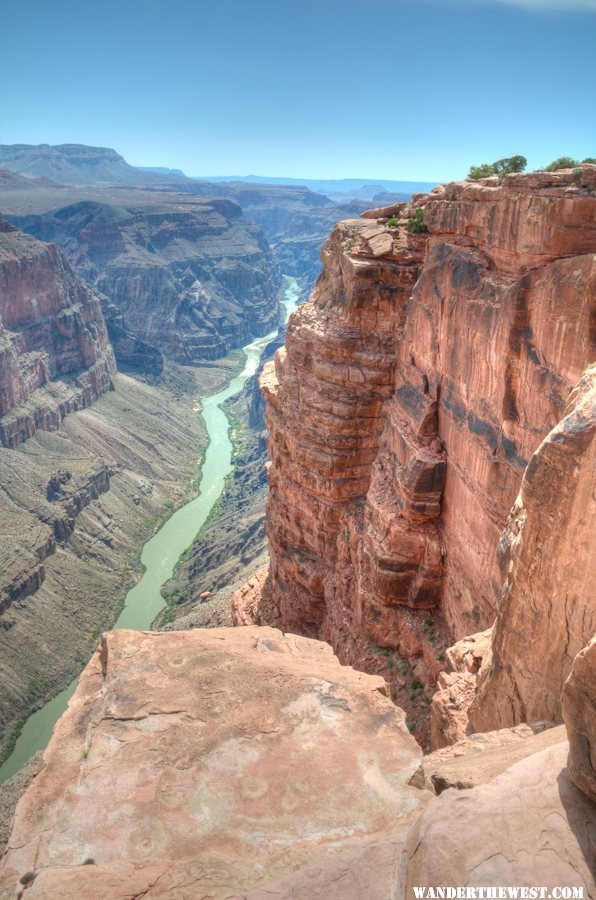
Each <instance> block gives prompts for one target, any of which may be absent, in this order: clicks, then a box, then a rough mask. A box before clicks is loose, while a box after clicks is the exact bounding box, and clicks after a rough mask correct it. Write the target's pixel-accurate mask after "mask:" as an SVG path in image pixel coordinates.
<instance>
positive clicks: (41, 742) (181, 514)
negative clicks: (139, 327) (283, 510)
mask: <svg viewBox="0 0 596 900" xmlns="http://www.w3.org/2000/svg"><path fill="white" fill-rule="evenodd" d="M299 296H300V289H299V287H298V283H297V282H296V280H295V279H294V278H289V277H287V276H286V278H285V290H284V301H283V305H284V307H285V309H286V315H285V318H286V320H287V318H288V316H289V315H290V313H291V312H293V310H294V309H296V306H297V305H298V299H299ZM276 336H277V331H272V332H271V333H270V334H268V335H266V336H265V337H262V338H258V339H257V340H256V341H253V342H252V343H251V344H247V346H246V347H244V348H243V349H244V352H245V353H246V365H245V367H244V369H243V370H242V372H241V373H240V374H239V375H237V376H236V377H235V378H233V379H232V380H231V381H230V383H229V384H228V386H227V387H225V388H224V389H223V390H222V391H219V393H217V394H212V395H211V396H210V397H204V398H202V401H201V402H202V407H203V409H202V416H203V419H204V422H205V428H206V431H207V434H208V436H209V446H208V447H207V452H206V455H205V461H204V463H203V467H202V469H201V481H200V486H199V490H200V493H199V496H198V497H195V499H194V500H191V501H190V502H189V503H186V504H185V505H184V506H181V507H180V509H178V510H176V512H175V513H173V515H172V516H170V518H169V519H168V520H167V521H166V522H165V523H164V524H163V525H162V527H161V528H160V529H159V531H158V532H157V533H156V534H154V535H153V537H152V538H150V539H149V540H148V541H147V543H146V544H145V545H144V547H143V551H142V553H141V562H142V563H143V566H144V567H145V571H144V573H143V577H142V578H141V579H140V580H139V581H138V582H137V584H135V586H134V587H133V588H131V590H130V591H129V592H128V594H127V595H126V599H125V601H124V607H123V609H122V612H121V613H120V615H119V617H118V619H117V621H116V623H115V625H114V628H131V629H133V630H137V631H143V630H144V629H147V628H149V627H150V625H151V623H152V622H153V621H154V619H155V617H156V616H157V615H158V613H159V612H161V610H162V609H163V607H164V606H165V601H164V598H163V597H162V595H161V592H160V588H161V586H162V585H163V584H164V583H165V582H166V581H167V580H168V579H169V578H170V577H171V575H172V572H173V571H174V566H175V565H176V563H177V562H178V560H179V559H180V557H181V555H182V554H183V553H184V551H185V550H186V549H187V547H189V546H190V544H191V543H192V541H193V539H194V537H195V536H196V534H197V532H198V530H199V528H200V527H201V525H202V524H203V523H204V522H205V520H206V518H207V516H208V515H209V513H210V512H211V509H212V507H213V505H214V503H215V502H216V500H217V499H218V498H219V496H220V494H221V492H222V490H223V487H224V482H225V478H226V475H228V473H229V472H231V471H232V468H233V466H232V444H231V441H230V438H229V423H228V420H227V418H226V415H225V413H224V412H223V410H222V409H221V404H222V403H223V402H224V400H227V399H228V397H232V396H234V394H238V393H239V392H240V391H241V390H242V388H243V387H244V383H245V381H246V379H247V378H249V377H250V376H251V375H254V373H255V372H256V371H257V368H258V366H259V362H260V359H261V355H262V353H263V350H264V349H265V347H266V345H267V344H268V343H269V342H270V341H271V340H273V338H275V337H276ZM77 683H78V678H75V680H74V681H73V682H72V683H71V684H70V685H69V686H68V687H67V688H66V689H65V690H64V691H62V693H60V694H58V696H57V697H54V699H53V700H50V701H49V702H48V703H46V704H45V705H44V706H42V708H41V709H39V710H37V712H34V713H33V714H32V715H31V716H29V718H28V719H27V721H26V722H25V725H24V726H23V730H22V732H21V734H20V735H19V738H18V740H17V742H16V744H15V748H14V750H13V752H12V754H11V755H10V756H9V757H8V759H7V760H6V761H5V762H4V763H3V764H2V766H0V784H2V783H3V782H4V781H6V779H7V778H11V777H12V776H13V775H15V774H16V773H17V772H18V771H19V770H20V769H21V768H22V767H23V766H24V765H25V763H26V762H27V760H28V759H30V757H31V756H33V754H34V753H37V751H38V750H43V749H44V747H45V746H46V745H47V743H48V741H49V740H50V737H51V734H52V730H53V728H54V725H55V723H56V722H57V721H58V719H59V718H60V716H61V715H62V713H63V712H64V710H65V709H66V707H67V705H68V701H69V699H70V698H71V697H72V695H73V694H74V691H75V688H76V686H77Z"/></svg>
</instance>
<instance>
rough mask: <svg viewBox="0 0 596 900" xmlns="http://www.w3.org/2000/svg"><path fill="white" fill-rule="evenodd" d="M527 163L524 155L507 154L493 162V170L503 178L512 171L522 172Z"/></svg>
mask: <svg viewBox="0 0 596 900" xmlns="http://www.w3.org/2000/svg"><path fill="white" fill-rule="evenodd" d="M527 165H528V160H527V159H526V157H525V156H507V157H505V159H498V160H497V161H496V162H494V163H493V171H494V173H495V175H498V176H499V178H504V177H505V175H510V174H511V173H512V172H523V171H524V169H525V168H526V166H527Z"/></svg>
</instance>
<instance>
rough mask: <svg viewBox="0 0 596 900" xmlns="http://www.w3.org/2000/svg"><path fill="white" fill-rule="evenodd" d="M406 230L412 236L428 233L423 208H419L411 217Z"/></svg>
mask: <svg viewBox="0 0 596 900" xmlns="http://www.w3.org/2000/svg"><path fill="white" fill-rule="evenodd" d="M406 228H407V229H408V231H410V232H411V233H412V234H425V232H427V231H428V227H427V226H426V225H425V224H424V210H423V209H422V207H421V206H419V207H418V209H417V210H416V212H415V213H414V215H413V216H410V218H409V219H408V221H407V222H406Z"/></svg>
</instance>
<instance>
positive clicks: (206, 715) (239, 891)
mask: <svg viewBox="0 0 596 900" xmlns="http://www.w3.org/2000/svg"><path fill="white" fill-rule="evenodd" d="M123 685H125V689H124V690H123ZM385 691H386V688H385V685H384V682H383V680H382V679H381V678H378V677H376V676H369V675H364V674H363V673H360V672H356V671H354V670H353V669H350V668H345V667H342V666H340V665H339V663H338V661H337V659H336V658H335V657H334V656H333V653H332V651H331V649H330V648H329V647H328V646H327V645H326V644H323V643H320V642H316V641H311V640H308V639H306V638H301V637H296V636H293V635H282V634H281V632H279V631H277V630H274V629H269V628H264V629H263V628H261V629H259V628H243V629H212V630H197V631H191V632H179V633H177V634H155V633H139V632H129V631H118V632H112V633H110V634H107V635H105V636H104V637H103V639H102V641H101V644H100V647H99V648H98V650H97V652H96V654H95V655H94V657H93V659H92V661H91V662H90V663H89V665H88V666H87V668H86V669H85V671H84V673H83V675H82V677H81V680H80V683H79V686H78V688H77V692H76V694H75V696H74V698H73V700H72V701H71V702H70V706H69V709H68V711H67V713H65V715H64V716H63V717H62V719H61V720H60V721H59V723H58V725H57V726H56V728H55V731H54V735H53V738H52V740H51V742H50V744H49V746H48V748H47V750H46V752H45V754H44V757H43V763H42V768H41V770H40V772H39V774H38V775H37V777H36V778H35V779H34V781H33V782H32V784H31V786H30V787H29V789H28V790H27V792H26V794H25V795H24V797H23V798H22V799H21V800H20V802H19V805H18V807H17V811H16V818H15V823H14V827H13V830H12V835H11V837H10V840H9V844H8V848H7V851H6V855H5V856H4V859H3V862H2V865H1V867H0V894H1V895H2V896H12V893H13V892H16V891H18V886H19V882H20V883H21V884H22V883H25V882H26V881H27V878H28V887H27V896H28V897H31V898H35V897H50V896H54V897H57V896H60V897H64V898H75V897H76V898H80V897H81V896H83V895H84V896H86V897H89V898H99V897H101V898H105V897H111V898H114V900H116V898H124V897H132V896H138V895H139V894H141V893H142V894H144V896H148V897H172V898H173V897H183V896H189V897H190V896H209V897H217V898H220V897H221V898H223V897H231V896H240V895H243V893H244V892H246V891H250V890H253V891H255V890H259V889H266V888H267V886H268V885H269V884H271V883H275V882H278V881H279V880H280V879H282V878H284V877H285V876H288V875H294V873H296V871H297V870H301V869H308V867H312V866H323V868H327V867H330V866H331V867H332V866H333V865H334V861H335V860H336V858H338V855H340V854H342V853H345V852H346V851H352V852H354V851H357V849H358V848H359V847H360V846H361V844H360V842H366V841H367V839H368V840H369V841H370V840H371V839H377V840H378V839H379V838H380V837H382V836H383V835H387V836H388V837H389V835H390V834H391V833H392V832H393V831H394V830H395V829H397V828H400V827H401V829H402V831H405V828H406V827H407V825H409V823H410V822H411V821H412V820H413V818H414V817H415V816H416V815H417V813H418V812H419V810H420V809H421V807H422V806H423V805H424V803H425V802H426V801H427V799H428V798H429V796H430V795H429V794H428V793H426V792H423V791H420V790H418V789H416V788H413V787H411V786H409V785H408V783H407V782H408V779H409V778H410V776H411V775H412V773H413V772H414V770H415V769H416V767H417V766H418V763H419V760H420V756H421V754H420V750H419V748H418V747H417V745H416V743H415V741H414V739H413V738H412V737H411V735H410V734H409V733H408V730H407V728H406V727H405V722H404V715H403V713H402V712H401V711H400V710H398V709H396V708H395V707H394V706H393V704H392V703H391V701H390V700H389V699H388V698H387V697H386V696H385ZM330 758H331V759H333V766H329V759H330ZM108 796H109V798H110V799H109V809H108V810H106V807H105V804H104V803H101V802H98V801H99V798H101V797H108ZM338 798H341V799H340V802H338ZM404 836H405V835H404ZM400 846H401V845H400ZM396 849H399V847H398V848H396V847H395V846H393V853H391V854H390V855H389V857H388V858H387V856H386V855H385V859H384V866H385V867H386V868H387V869H388V872H389V874H392V870H394V869H395V863H396V852H395V851H396ZM360 852H361V856H362V855H363V854H362V851H360ZM356 855H357V854H356ZM371 858H372V859H374V858H375V854H374V853H372V857H371ZM27 873H31V874H29V876H27ZM378 878H379V872H378V871H377V870H372V869H371V870H370V871H368V872H366V873H365V874H364V873H363V876H362V877H361V882H360V883H361V886H362V887H368V886H370V888H371V889H375V888H374V886H375V884H376V882H377V880H378ZM23 879H25V882H23ZM389 880H390V879H389Z"/></svg>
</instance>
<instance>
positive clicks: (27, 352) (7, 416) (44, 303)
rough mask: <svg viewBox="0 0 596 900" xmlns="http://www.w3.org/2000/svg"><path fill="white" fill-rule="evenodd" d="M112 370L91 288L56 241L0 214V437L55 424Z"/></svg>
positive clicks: (9, 443)
mask: <svg viewBox="0 0 596 900" xmlns="http://www.w3.org/2000/svg"><path fill="white" fill-rule="evenodd" d="M114 373H115V364H114V356H113V353H112V348H111V346H110V344H109V341H108V336H107V331H106V326H105V322H104V319H103V317H102V313H101V306H100V298H99V296H98V295H97V294H96V293H95V292H94V291H93V290H92V289H91V288H89V287H88V286H87V285H86V284H84V283H83V282H82V281H80V280H79V279H78V278H76V277H75V276H74V274H73V272H72V270H71V268H70V266H69V265H68V263H67V261H66V259H65V258H64V256H63V254H62V253H61V252H60V251H59V250H58V248H57V247H51V246H47V245H45V244H42V243H40V242H39V241H37V240H35V239H34V238H31V237H29V236H28V235H24V234H21V233H20V232H18V231H17V230H16V229H15V228H13V227H12V226H11V225H9V223H8V222H6V221H5V220H3V219H2V218H0V445H2V446H5V447H15V446H16V445H17V444H19V443H20V442H21V441H23V440H25V439H26V438H28V437H31V435H33V434H34V433H35V431H36V430H37V429H38V428H41V429H44V430H46V431H51V430H53V429H55V428H57V427H58V426H59V425H60V423H61V421H62V419H63V418H64V416H65V415H67V413H69V412H73V411H75V410H77V409H83V408H84V407H86V406H89V405H90V404H91V403H93V401H94V400H96V399H97V398H98V397H100V396H101V395H102V394H104V393H105V392H106V391H108V390H110V389H111V388H112V379H113V376H114Z"/></svg>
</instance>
